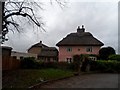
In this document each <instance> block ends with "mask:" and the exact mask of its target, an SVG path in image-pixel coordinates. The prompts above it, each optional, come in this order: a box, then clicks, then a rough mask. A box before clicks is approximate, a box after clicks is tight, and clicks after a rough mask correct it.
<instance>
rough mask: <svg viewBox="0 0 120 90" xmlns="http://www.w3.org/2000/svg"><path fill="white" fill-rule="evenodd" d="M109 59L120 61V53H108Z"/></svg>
mask: <svg viewBox="0 0 120 90" xmlns="http://www.w3.org/2000/svg"><path fill="white" fill-rule="evenodd" d="M109 59H110V60H117V61H120V55H110V56H109Z"/></svg>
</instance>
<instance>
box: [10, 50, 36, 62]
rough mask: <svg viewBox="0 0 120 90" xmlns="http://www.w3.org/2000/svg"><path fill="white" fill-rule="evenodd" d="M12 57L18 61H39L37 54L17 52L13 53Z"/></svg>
mask: <svg viewBox="0 0 120 90" xmlns="http://www.w3.org/2000/svg"><path fill="white" fill-rule="evenodd" d="M11 56H12V57H16V59H18V60H20V59H23V58H26V57H34V58H35V59H37V54H32V53H24V52H16V51H12V52H11Z"/></svg>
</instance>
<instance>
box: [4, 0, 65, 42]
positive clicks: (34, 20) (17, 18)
mask: <svg viewBox="0 0 120 90" xmlns="http://www.w3.org/2000/svg"><path fill="white" fill-rule="evenodd" d="M55 1H56V2H57V3H58V4H59V5H60V7H63V6H65V4H66V2H65V1H64V0H63V1H62V0H55ZM51 3H52V2H51ZM2 5H3V15H2V43H3V42H4V41H6V40H7V39H6V34H7V33H8V32H9V31H10V30H11V31H12V32H13V33H14V32H15V30H16V31H17V32H21V30H22V28H20V23H23V22H25V21H27V23H29V24H31V25H33V26H37V27H39V28H40V29H41V30H45V29H44V23H43V22H42V20H41V16H40V15H39V17H38V16H37V13H38V12H37V11H39V10H43V8H42V5H43V3H41V2H35V1H34V0H33V1H28V0H22V1H20V2H16V1H15V0H7V1H5V2H3V3H2Z"/></svg>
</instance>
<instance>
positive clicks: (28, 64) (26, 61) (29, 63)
mask: <svg viewBox="0 0 120 90" xmlns="http://www.w3.org/2000/svg"><path fill="white" fill-rule="evenodd" d="M36 67H37V64H36V62H35V58H34V57H27V58H23V59H22V60H21V68H24V69H34V68H36Z"/></svg>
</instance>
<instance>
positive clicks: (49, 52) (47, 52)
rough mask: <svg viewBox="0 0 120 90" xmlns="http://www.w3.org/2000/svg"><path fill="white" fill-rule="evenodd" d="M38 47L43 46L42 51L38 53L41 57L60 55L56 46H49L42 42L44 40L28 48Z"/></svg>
mask: <svg viewBox="0 0 120 90" xmlns="http://www.w3.org/2000/svg"><path fill="white" fill-rule="evenodd" d="M36 47H40V48H41V52H40V53H39V54H38V56H40V57H56V56H57V55H58V50H57V49H56V48H55V47H48V46H46V45H44V44H42V41H40V42H39V43H37V44H34V45H32V46H31V47H30V48H29V49H28V50H30V49H32V48H36Z"/></svg>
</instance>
